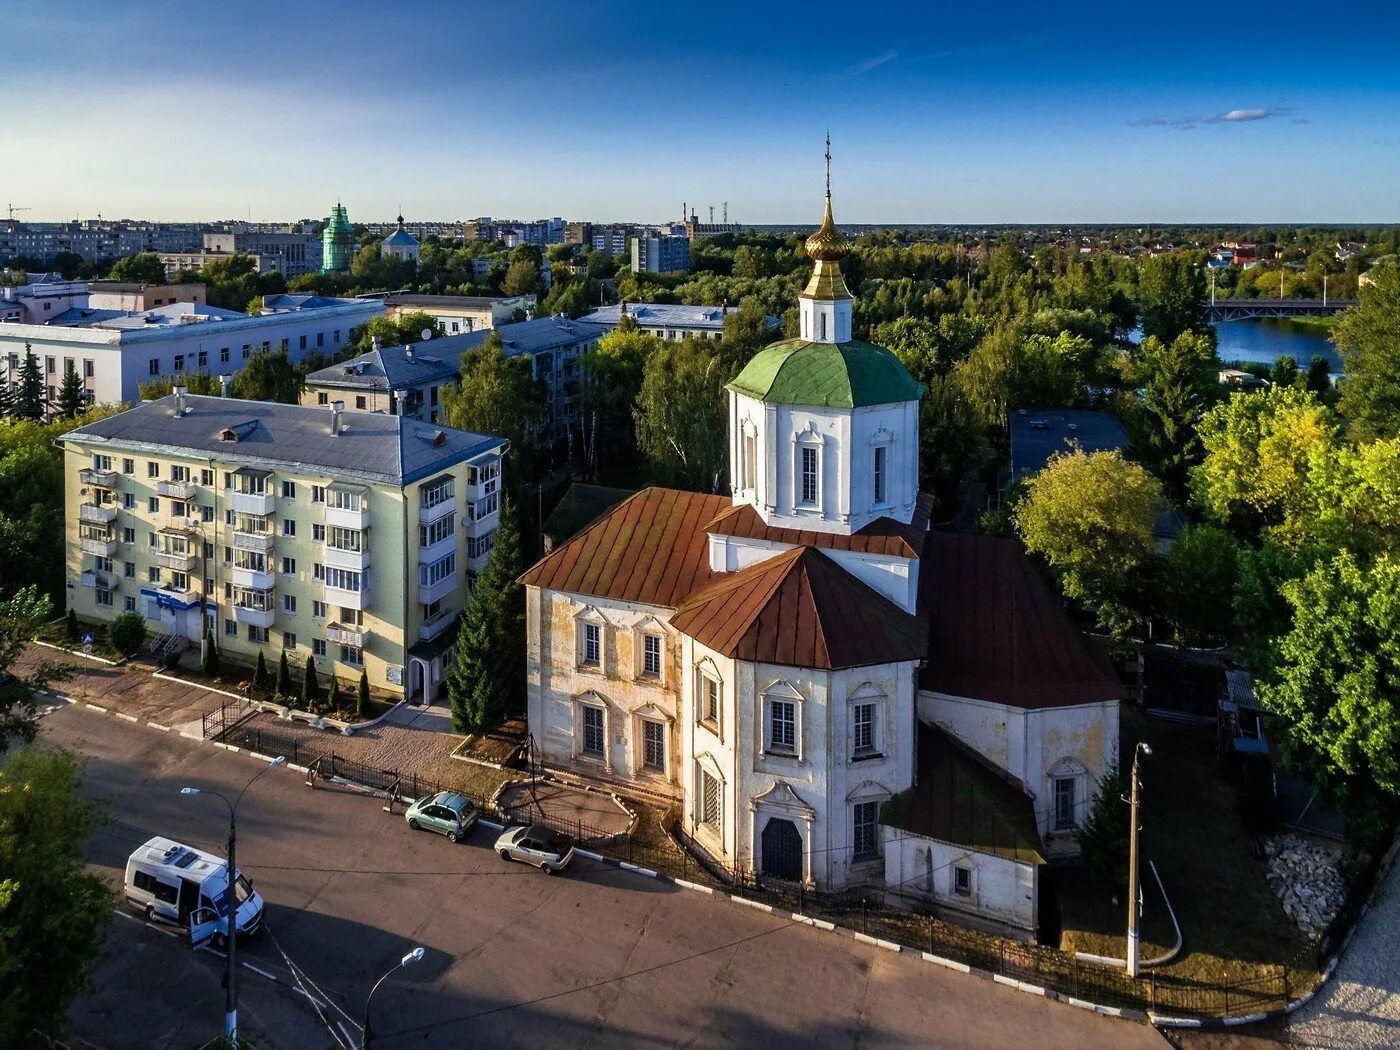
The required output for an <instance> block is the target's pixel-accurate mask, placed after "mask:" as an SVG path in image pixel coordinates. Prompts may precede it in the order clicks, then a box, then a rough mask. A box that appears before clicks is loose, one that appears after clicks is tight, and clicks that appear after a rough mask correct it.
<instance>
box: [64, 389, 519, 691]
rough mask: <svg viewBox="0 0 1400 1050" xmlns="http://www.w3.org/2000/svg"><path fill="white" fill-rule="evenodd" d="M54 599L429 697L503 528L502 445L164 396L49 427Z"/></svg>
mask: <svg viewBox="0 0 1400 1050" xmlns="http://www.w3.org/2000/svg"><path fill="white" fill-rule="evenodd" d="M62 443H63V448H64V452H65V478H66V499H67V507H68V514H67V524H66V527H65V528H66V532H65V549H66V560H67V575H68V580H69V583H68V607H69V608H70V609H72V610H74V611H75V612H76V613H77V614H78V615H79V616H81V617H84V618H86V619H90V620H98V621H103V620H111V619H112V618H113V617H115V616H116V615H118V614H119V613H122V612H138V613H140V614H141V615H142V616H143V617H144V618H145V619H146V621H147V623H148V626H149V628H150V630H151V631H152V632H153V633H154V634H157V635H174V636H176V637H177V638H179V639H183V640H185V641H186V642H188V643H191V644H197V643H198V641H199V640H200V639H201V638H202V637H203V635H204V633H205V631H206V630H207V631H212V632H213V633H214V635H215V637H216V638H217V641H218V645H219V648H220V651H221V653H222V654H223V655H224V656H225V657H227V658H232V659H235V660H237V661H239V662H241V663H243V664H244V665H246V666H250V667H251V666H252V665H253V664H254V663H255V662H256V661H257V658H258V655H259V654H262V656H263V657H264V658H265V660H266V662H267V663H268V665H270V666H273V667H275V666H276V663H277V660H278V658H279V656H280V655H281V654H282V653H286V654H287V658H288V660H289V662H290V663H291V664H292V666H294V667H297V668H300V667H302V666H304V665H305V663H306V658H307V657H308V656H310V657H311V658H313V659H314V660H315V662H316V666H317V668H318V670H319V671H320V672H321V673H322V674H323V675H325V674H335V675H337V676H339V677H340V678H342V679H344V680H346V682H347V683H349V682H353V681H354V680H355V679H357V678H358V677H359V675H360V673H361V671H364V672H366V673H367V674H368V677H369V682H370V685H371V686H374V687H377V688H381V689H388V690H393V691H395V692H401V693H403V694H404V695H405V696H408V697H413V698H423V697H427V698H429V699H431V698H433V697H435V696H437V695H438V693H439V691H440V688H441V683H442V677H443V667H444V664H445V661H446V660H447V659H448V652H449V649H450V647H451V645H452V644H453V642H454V638H455V632H456V630H457V620H458V614H459V612H460V611H461V609H462V607H463V604H464V603H465V601H466V600H467V594H468V588H469V586H470V583H471V582H472V580H473V579H474V577H475V574H476V573H477V572H479V571H480V569H481V568H482V567H483V566H484V565H485V563H486V560H487V557H488V556H489V554H490V550H491V545H492V539H493V536H494V534H495V530H496V526H497V523H498V521H499V510H500V503H499V500H500V486H501V458H502V455H503V454H504V452H505V450H506V442H505V441H503V440H502V439H500V438H496V437H489V436H485V435H481V434H472V433H468V432H466V431H461V430H452V429H448V428H444V427H435V426H431V425H429V424H425V423H420V422H418V421H416V420H412V419H408V418H405V417H401V416H389V415H375V414H372V413H366V412H355V411H349V410H344V409H342V407H341V406H340V404H339V403H336V404H335V405H332V406H329V407H326V408H306V407H303V406H300V405H282V404H275V403H269V402H253V401H239V400H232V399H224V398H217V397H195V396H191V395H187V394H184V393H182V392H179V391H177V392H176V393H175V394H172V395H170V396H168V397H165V398H161V399H160V400H158V401H152V402H148V403H146V404H143V405H140V406H138V407H136V408H132V409H129V410H127V411H125V412H121V413H119V414H117V415H115V416H111V417H109V418H107V419H103V420H100V421H98V422H96V423H92V424H89V425H88V426H85V427H81V428H79V429H77V430H74V431H71V432H69V433H68V434H66V435H65V436H64V438H63V442H62Z"/></svg>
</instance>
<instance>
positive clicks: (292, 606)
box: [282, 594, 297, 616]
mask: <svg viewBox="0 0 1400 1050" xmlns="http://www.w3.org/2000/svg"><path fill="white" fill-rule="evenodd" d="M282 611H283V612H284V613H286V614H287V615H288V616H295V615H296V614H297V596H296V595H295V594H284V595H282Z"/></svg>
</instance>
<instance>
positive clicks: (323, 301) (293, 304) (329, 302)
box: [263, 292, 358, 311]
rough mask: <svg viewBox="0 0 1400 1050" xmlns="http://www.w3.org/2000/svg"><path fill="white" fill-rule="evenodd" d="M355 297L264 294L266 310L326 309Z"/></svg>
mask: <svg viewBox="0 0 1400 1050" xmlns="http://www.w3.org/2000/svg"><path fill="white" fill-rule="evenodd" d="M357 301H358V300H355V299H338V298H336V297H335V296H333V295H297V294H294V293H287V292H279V293H278V294H276V295H264V296H263V309H264V310H279V311H281V310H324V309H325V308H326V307H328V306H343V305H344V304H346V303H353V302H357Z"/></svg>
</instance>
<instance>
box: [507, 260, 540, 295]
mask: <svg viewBox="0 0 1400 1050" xmlns="http://www.w3.org/2000/svg"><path fill="white" fill-rule="evenodd" d="M539 290H540V270H539V264H538V263H534V262H531V261H530V260H529V259H515V260H514V261H512V262H511V264H510V265H509V266H507V267H506V275H505V277H504V278H503V279H502V280H501V294H502V295H534V294H535V293H537V292H538V291H539Z"/></svg>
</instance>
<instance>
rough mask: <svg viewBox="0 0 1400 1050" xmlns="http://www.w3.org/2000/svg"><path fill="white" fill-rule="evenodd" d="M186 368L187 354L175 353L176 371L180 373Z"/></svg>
mask: <svg viewBox="0 0 1400 1050" xmlns="http://www.w3.org/2000/svg"><path fill="white" fill-rule="evenodd" d="M184 370H185V355H184V354H176V355H175V373H176V374H177V375H178V374H179V373H181V372H183V371H184Z"/></svg>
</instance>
